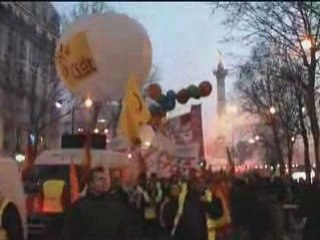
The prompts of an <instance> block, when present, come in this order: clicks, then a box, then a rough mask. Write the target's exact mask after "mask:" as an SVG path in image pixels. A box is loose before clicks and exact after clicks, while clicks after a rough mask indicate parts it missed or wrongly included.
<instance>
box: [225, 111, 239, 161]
mask: <svg viewBox="0 0 320 240" xmlns="http://www.w3.org/2000/svg"><path fill="white" fill-rule="evenodd" d="M227 112H228V115H229V116H230V115H232V116H233V115H235V114H236V113H237V112H238V108H237V106H235V105H227ZM230 123H231V145H232V158H233V160H234V159H235V149H234V148H235V144H234V125H233V121H230Z"/></svg>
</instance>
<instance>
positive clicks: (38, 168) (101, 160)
mask: <svg viewBox="0 0 320 240" xmlns="http://www.w3.org/2000/svg"><path fill="white" fill-rule="evenodd" d="M90 152H91V167H96V166H102V167H104V169H105V171H106V174H107V179H108V180H109V182H110V180H111V178H113V177H114V176H116V177H118V178H120V179H121V181H122V184H124V185H129V184H130V183H131V182H132V181H133V180H134V179H135V175H136V173H135V164H134V162H133V160H132V159H129V158H128V156H127V154H125V153H118V152H112V151H107V150H96V149H92V150H91V151H90ZM84 157H85V150H84V149H56V150H46V151H43V152H42V153H41V154H40V155H39V156H38V157H37V158H36V160H35V163H34V168H33V171H32V172H31V174H30V175H29V178H28V179H27V180H26V181H25V184H24V189H25V193H26V199H27V216H28V229H29V235H30V236H32V239H37V237H38V238H39V239H41V236H43V234H44V233H45V230H46V226H47V224H48V221H49V220H50V219H49V218H48V213H46V212H44V211H43V209H42V208H41V205H42V204H41V197H40V196H41V193H42V184H43V183H44V182H45V181H47V180H50V177H52V175H51V174H50V172H51V171H52V169H55V170H54V171H55V178H56V179H61V180H63V181H64V182H65V183H66V186H67V189H70V179H69V173H70V166H71V162H73V164H74V165H75V167H76V172H77V177H78V179H79V178H80V169H81V164H82V163H83V161H84ZM83 187H84V186H80V189H83ZM69 191H70V190H69Z"/></svg>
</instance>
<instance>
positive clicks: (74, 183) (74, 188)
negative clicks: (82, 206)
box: [69, 159, 80, 203]
mask: <svg viewBox="0 0 320 240" xmlns="http://www.w3.org/2000/svg"><path fill="white" fill-rule="evenodd" d="M69 178H70V193H71V203H73V202H74V201H76V200H77V199H78V198H79V196H80V191H79V181H78V177H77V169H76V166H75V165H74V163H73V160H72V159H71V163H70V171H69Z"/></svg>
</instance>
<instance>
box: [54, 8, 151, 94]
mask: <svg viewBox="0 0 320 240" xmlns="http://www.w3.org/2000/svg"><path fill="white" fill-rule="evenodd" d="M55 60H56V68H57V72H58V75H59V77H60V78H61V80H62V81H63V83H64V84H65V85H66V86H67V87H68V88H69V90H70V91H72V92H73V93H75V94H76V95H77V96H82V97H88V96H90V97H91V98H93V99H94V100H99V99H105V98H106V97H108V99H111V100H119V99H121V98H122V97H123V95H124V91H125V87H126V83H127V81H128V79H129V77H130V76H131V75H134V76H135V77H136V79H137V82H138V84H139V85H140V86H141V85H142V84H143V82H144V81H145V80H146V79H147V77H148V75H149V72H150V68H151V64H152V49H151V43H150V40H149V37H148V35H147V32H146V31H145V29H144V28H143V26H141V25H140V24H139V23H138V22H137V21H136V20H134V19H132V18H130V17H128V16H126V15H123V14H118V13H105V14H96V15H91V16H86V17H81V18H79V19H78V20H76V21H75V22H74V23H72V24H71V26H70V27H69V28H68V29H67V31H66V32H65V33H64V34H63V35H62V37H61V39H60V40H59V41H58V44H57V49H56V56H55Z"/></svg>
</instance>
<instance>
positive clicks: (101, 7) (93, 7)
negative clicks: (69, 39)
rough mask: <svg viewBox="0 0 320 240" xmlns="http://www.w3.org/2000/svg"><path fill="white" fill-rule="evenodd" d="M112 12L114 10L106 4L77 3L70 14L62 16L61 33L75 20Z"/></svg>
mask: <svg viewBox="0 0 320 240" xmlns="http://www.w3.org/2000/svg"><path fill="white" fill-rule="evenodd" d="M114 11H115V10H114V8H113V7H111V6H110V5H109V4H108V3H106V2H79V3H78V4H77V5H75V6H74V8H73V9H72V11H71V13H70V14H68V15H66V14H65V15H62V17H61V19H62V20H61V21H62V24H61V31H62V32H64V31H65V30H66V29H67V28H68V26H69V25H70V23H72V22H73V21H75V20H77V19H78V18H79V17H83V16H89V15H92V14H98V13H107V12H114Z"/></svg>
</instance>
